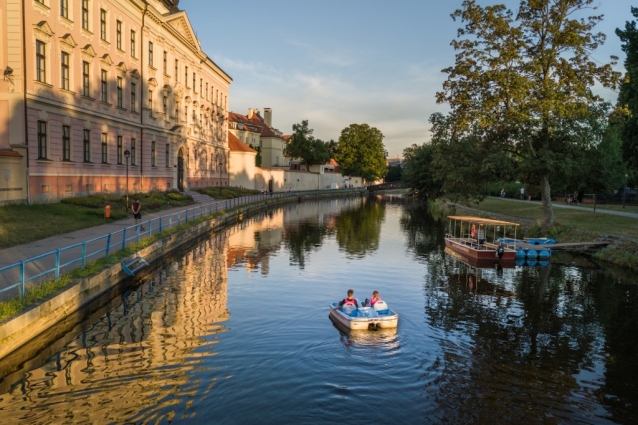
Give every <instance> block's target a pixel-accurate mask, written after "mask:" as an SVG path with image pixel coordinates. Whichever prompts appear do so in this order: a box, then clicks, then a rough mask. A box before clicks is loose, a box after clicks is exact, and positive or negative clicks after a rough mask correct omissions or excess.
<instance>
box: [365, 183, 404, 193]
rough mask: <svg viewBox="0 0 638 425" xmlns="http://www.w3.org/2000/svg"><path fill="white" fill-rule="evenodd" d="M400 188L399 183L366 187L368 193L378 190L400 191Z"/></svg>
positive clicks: (400, 184)
mask: <svg viewBox="0 0 638 425" xmlns="http://www.w3.org/2000/svg"><path fill="white" fill-rule="evenodd" d="M402 187H403V186H402V183H401V182H389V183H381V184H374V185H372V186H368V192H376V191H378V190H389V189H401V188H402Z"/></svg>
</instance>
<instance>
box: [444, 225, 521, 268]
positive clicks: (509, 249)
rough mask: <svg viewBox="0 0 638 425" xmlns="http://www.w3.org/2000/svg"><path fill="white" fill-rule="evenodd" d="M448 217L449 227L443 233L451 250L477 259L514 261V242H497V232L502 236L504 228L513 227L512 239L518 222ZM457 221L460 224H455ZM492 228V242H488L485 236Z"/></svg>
mask: <svg viewBox="0 0 638 425" xmlns="http://www.w3.org/2000/svg"><path fill="white" fill-rule="evenodd" d="M448 218H449V219H450V227H449V229H448V230H449V231H448V233H447V234H446V235H445V246H446V247H448V248H449V249H451V250H452V251H455V252H457V253H459V254H462V255H463V256H465V257H468V258H472V259H475V260H479V261H514V260H515V259H516V244H513V243H509V242H498V240H497V236H498V235H497V233H501V234H502V235H503V237H504V236H505V232H506V229H507V228H508V227H513V228H514V240H516V228H517V227H518V226H519V224H518V223H513V222H509V221H502V220H492V219H488V218H482V217H471V216H449V217H448ZM452 221H454V224H452ZM457 223H458V224H460V225H459V226H457ZM457 227H458V231H457ZM501 227H502V229H501ZM492 230H493V238H492V242H488V240H487V237H488V236H490V233H492V232H491V231H492Z"/></svg>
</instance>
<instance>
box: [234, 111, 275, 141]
mask: <svg viewBox="0 0 638 425" xmlns="http://www.w3.org/2000/svg"><path fill="white" fill-rule="evenodd" d="M228 122H236V123H241V124H246V125H252V126H255V127H257V128H258V131H259V133H260V135H261V136H262V137H276V138H278V139H279V138H281V137H279V136H277V135H276V134H275V133H274V132H273V131H272V130H271V129H270V127H268V125H266V123H265V122H264V118H263V117H262V116H261V115H259V114H253V116H252V118H250V119H249V118H248V116H246V115H241V114H238V113H236V112H229V113H228Z"/></svg>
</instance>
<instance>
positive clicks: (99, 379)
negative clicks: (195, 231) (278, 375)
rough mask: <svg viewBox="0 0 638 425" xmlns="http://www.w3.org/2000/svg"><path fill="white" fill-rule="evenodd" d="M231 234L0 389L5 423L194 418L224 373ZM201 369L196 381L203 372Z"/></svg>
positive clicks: (165, 272)
mask: <svg viewBox="0 0 638 425" xmlns="http://www.w3.org/2000/svg"><path fill="white" fill-rule="evenodd" d="M226 245H227V239H226V238H225V236H223V235H220V236H217V237H215V238H213V239H209V240H206V241H204V242H201V243H199V244H198V245H196V246H195V247H194V248H193V249H191V250H189V251H188V253H187V254H186V255H185V256H183V257H181V258H180V259H179V260H178V261H176V262H173V263H172V264H167V265H166V266H165V267H163V268H162V269H160V270H158V271H157V272H156V273H154V275H153V278H152V279H150V280H148V281H147V282H145V283H143V284H142V285H140V286H138V287H137V288H136V289H135V290H133V291H130V292H129V293H127V294H125V295H124V296H123V297H122V303H121V304H120V305H119V306H118V307H116V308H114V309H112V310H111V311H109V312H108V313H107V314H106V315H105V316H103V317H102V318H101V319H100V320H99V321H97V322H96V323H95V324H94V325H92V326H91V327H90V328H89V329H87V330H86V331H85V332H83V333H82V334H81V335H79V336H78V337H77V338H76V339H75V340H73V341H72V342H71V343H69V344H67V345H66V346H65V348H64V349H63V350H61V351H60V352H59V353H58V354H57V355H56V356H54V357H52V358H50V359H49V360H48V361H47V362H46V363H45V364H44V365H43V366H41V367H39V368H37V369H34V370H31V371H30V372H28V373H27V374H26V375H25V377H24V379H23V380H22V381H20V382H18V383H16V384H14V385H13V386H12V387H11V390H10V392H9V393H7V394H4V395H0V415H2V418H3V419H2V421H1V422H5V421H6V422H5V423H15V424H17V423H20V424H35V423H78V422H81V423H110V422H118V423H121V422H143V421H153V422H155V421H158V420H160V419H165V420H168V421H169V422H170V420H172V419H173V418H174V417H176V416H177V417H189V416H191V415H194V413H192V412H190V411H189V408H190V406H191V404H192V403H193V400H194V398H195V397H197V399H200V400H201V399H204V398H206V397H207V395H208V394H209V391H210V390H211V388H212V387H213V386H214V385H215V382H216V379H217V377H216V376H214V371H212V370H210V371H209V374H210V379H206V380H205V381H204V380H202V375H203V374H204V375H205V374H206V371H205V369H204V366H203V365H202V363H203V359H204V358H207V357H211V356H213V355H214V354H215V344H216V343H217V342H219V339H218V337H219V334H220V333H221V332H223V331H224V326H223V322H224V321H226V320H227V319H228V317H229V313H228V311H227V307H226V305H227V265H226V256H227V253H226V251H227V248H226ZM196 373H197V378H195V374H196Z"/></svg>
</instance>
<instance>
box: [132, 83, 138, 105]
mask: <svg viewBox="0 0 638 425" xmlns="http://www.w3.org/2000/svg"><path fill="white" fill-rule="evenodd" d="M131 111H133V112H137V84H135V83H131Z"/></svg>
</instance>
